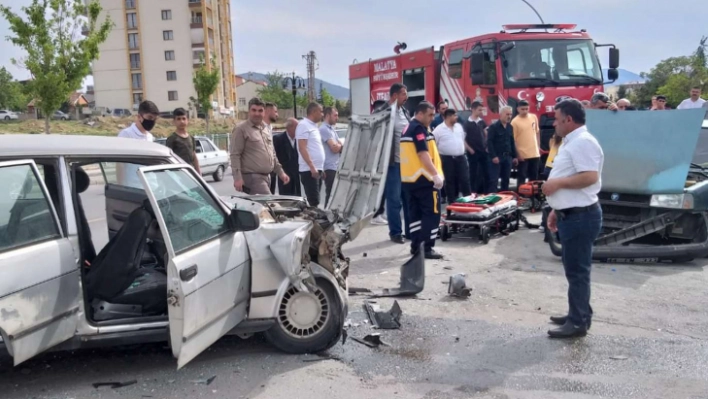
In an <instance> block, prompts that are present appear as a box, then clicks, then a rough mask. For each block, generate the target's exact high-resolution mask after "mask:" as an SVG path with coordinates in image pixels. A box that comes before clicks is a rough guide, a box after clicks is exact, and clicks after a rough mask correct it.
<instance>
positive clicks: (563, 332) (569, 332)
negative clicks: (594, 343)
mask: <svg viewBox="0 0 708 399" xmlns="http://www.w3.org/2000/svg"><path fill="white" fill-rule="evenodd" d="M586 335H588V330H587V328H585V326H576V325H573V323H571V322H570V321H566V323H565V324H563V326H561V327H559V328H556V329H555V330H548V336H550V337H551V338H576V337H584V336H586Z"/></svg>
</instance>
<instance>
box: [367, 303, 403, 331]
mask: <svg viewBox="0 0 708 399" xmlns="http://www.w3.org/2000/svg"><path fill="white" fill-rule="evenodd" d="M364 310H365V311H366V313H367V315H369V320H371V324H372V325H373V326H374V328H380V329H382V330H397V329H399V328H401V315H402V314H403V310H401V306H400V305H398V301H393V306H392V307H391V310H389V311H388V312H382V311H380V308H379V306H378V305H375V304H373V303H372V302H370V301H366V302H364Z"/></svg>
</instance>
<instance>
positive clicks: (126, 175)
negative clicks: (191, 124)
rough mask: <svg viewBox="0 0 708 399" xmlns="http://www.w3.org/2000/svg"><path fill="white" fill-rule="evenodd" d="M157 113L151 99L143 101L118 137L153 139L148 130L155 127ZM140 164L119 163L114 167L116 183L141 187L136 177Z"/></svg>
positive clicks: (158, 113) (158, 112)
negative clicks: (130, 122)
mask: <svg viewBox="0 0 708 399" xmlns="http://www.w3.org/2000/svg"><path fill="white" fill-rule="evenodd" d="M159 115H160V111H159V110H158V109H157V105H155V103H153V102H152V101H143V102H142V103H140V106H139V107H138V115H137V116H136V117H135V122H133V124H132V125H130V126H129V127H128V128H126V129H123V130H122V131H121V132H120V133H118V137H119V138H125V139H133V140H143V141H153V140H154V139H153V137H152V133H150V131H151V130H152V129H153V128H154V127H155V122H156V121H157V117H158V116H159ZM140 166H142V165H136V164H129V163H119V164H118V168H116V174H117V176H116V177H117V179H118V184H121V185H124V186H128V187H135V188H140V189H142V188H143V185H142V183H140V179H139V178H138V168H139V167H140Z"/></svg>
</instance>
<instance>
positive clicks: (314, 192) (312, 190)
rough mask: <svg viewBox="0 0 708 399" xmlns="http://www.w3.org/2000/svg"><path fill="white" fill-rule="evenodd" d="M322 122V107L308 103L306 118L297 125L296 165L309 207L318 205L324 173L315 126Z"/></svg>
mask: <svg viewBox="0 0 708 399" xmlns="http://www.w3.org/2000/svg"><path fill="white" fill-rule="evenodd" d="M321 121H322V106H321V105H320V104H317V103H310V105H308V106H307V118H304V119H303V120H302V121H300V123H298V125H297V129H296V130H295V139H297V149H298V151H299V152H300V156H299V157H298V165H299V169H298V170H299V171H300V181H301V182H302V186H303V187H304V188H305V196H306V197H307V202H308V203H309V204H310V205H311V206H314V207H316V206H318V205H319V204H320V187H321V186H322V173H323V171H324V161H325V151H324V146H323V145H322V136H321V135H320V129H319V128H318V127H317V124H318V123H319V122H321Z"/></svg>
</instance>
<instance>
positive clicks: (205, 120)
mask: <svg viewBox="0 0 708 399" xmlns="http://www.w3.org/2000/svg"><path fill="white" fill-rule="evenodd" d="M204 122H206V134H207V135H209V111H207V112H206V113H205V114H204Z"/></svg>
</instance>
